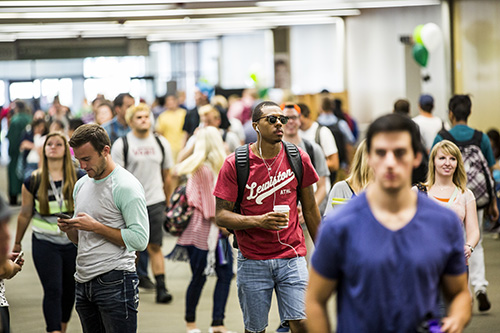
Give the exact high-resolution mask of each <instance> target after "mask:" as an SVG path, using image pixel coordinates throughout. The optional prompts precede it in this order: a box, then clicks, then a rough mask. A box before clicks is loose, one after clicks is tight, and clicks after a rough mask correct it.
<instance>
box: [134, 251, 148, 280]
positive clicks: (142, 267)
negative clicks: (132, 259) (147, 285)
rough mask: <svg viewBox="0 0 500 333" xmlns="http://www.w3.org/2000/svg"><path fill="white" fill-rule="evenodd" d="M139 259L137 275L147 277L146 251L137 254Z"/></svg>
mask: <svg viewBox="0 0 500 333" xmlns="http://www.w3.org/2000/svg"><path fill="white" fill-rule="evenodd" d="M138 257H139V259H138V260H137V275H139V276H140V277H142V276H148V264H149V254H148V250H147V249H146V250H144V251H141V252H139V253H138Z"/></svg>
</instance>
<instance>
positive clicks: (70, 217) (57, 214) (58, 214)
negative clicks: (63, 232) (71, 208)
mask: <svg viewBox="0 0 500 333" xmlns="http://www.w3.org/2000/svg"><path fill="white" fill-rule="evenodd" d="M54 215H55V216H57V217H58V218H60V219H66V220H69V219H72V218H73V217H72V216H69V215H68V214H64V213H54Z"/></svg>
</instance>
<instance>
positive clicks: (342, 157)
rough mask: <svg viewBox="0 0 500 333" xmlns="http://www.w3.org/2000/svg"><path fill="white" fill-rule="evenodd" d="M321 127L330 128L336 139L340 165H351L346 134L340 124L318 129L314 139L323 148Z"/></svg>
mask: <svg viewBox="0 0 500 333" xmlns="http://www.w3.org/2000/svg"><path fill="white" fill-rule="evenodd" d="M321 127H326V128H328V129H329V130H330V132H332V134H333V137H334V138H335V144H336V145H337V150H338V154H339V165H347V164H348V163H349V161H348V159H347V149H346V140H345V137H344V133H342V130H341V129H340V127H339V122H338V121H337V122H336V123H335V124H333V125H330V126H324V125H319V126H318V129H317V130H316V137H315V138H314V141H316V143H317V144H318V145H320V146H321V143H320V131H321ZM332 184H333V183H332Z"/></svg>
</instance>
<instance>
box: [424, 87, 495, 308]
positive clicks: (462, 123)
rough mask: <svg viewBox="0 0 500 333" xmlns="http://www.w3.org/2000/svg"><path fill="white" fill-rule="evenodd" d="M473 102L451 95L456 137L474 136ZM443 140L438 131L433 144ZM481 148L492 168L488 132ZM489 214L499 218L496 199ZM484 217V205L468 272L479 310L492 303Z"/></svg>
mask: <svg viewBox="0 0 500 333" xmlns="http://www.w3.org/2000/svg"><path fill="white" fill-rule="evenodd" d="M471 108H472V103H471V100H470V97H469V96H468V95H455V96H453V97H452V98H451V99H450V102H449V103H448V110H449V112H448V117H449V118H450V122H451V124H452V126H453V127H452V129H451V130H450V131H449V133H450V134H451V136H452V137H453V138H454V139H455V140H456V141H457V142H461V141H469V140H471V139H472V137H473V136H474V132H475V130H474V129H473V128H472V127H469V126H467V120H468V118H469V116H470V114H471ZM441 140H443V137H442V136H441V135H439V134H438V135H437V136H436V138H435V139H434V143H433V144H432V146H434V145H435V144H436V143H438V142H440V141H441ZM479 148H481V152H482V153H483V155H484V157H485V158H486V161H487V162H488V166H489V167H490V170H492V167H493V165H495V157H494V156H493V150H492V149H491V143H490V139H489V138H488V136H487V135H486V134H485V133H483V137H482V139H481V146H480V147H479ZM487 209H488V215H489V216H490V218H491V221H497V220H498V207H497V201H496V200H491V203H490V205H489V206H488V207H487ZM483 217H484V209H478V210H477V221H478V222H479V230H480V231H481V237H480V239H479V243H477V245H476V247H475V248H474V254H473V255H472V256H471V257H470V261H469V273H470V283H471V285H472V287H474V292H475V295H476V299H477V301H478V302H477V305H478V308H479V311H481V312H482V311H488V310H489V309H490V308H491V303H490V301H489V299H488V296H487V294H486V287H488V281H487V280H486V272H485V265H484V249H483V233H482V230H483Z"/></svg>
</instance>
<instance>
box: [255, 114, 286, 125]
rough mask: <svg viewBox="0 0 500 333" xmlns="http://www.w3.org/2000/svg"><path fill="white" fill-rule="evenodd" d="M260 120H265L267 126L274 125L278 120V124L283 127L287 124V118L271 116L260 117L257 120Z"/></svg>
mask: <svg viewBox="0 0 500 333" xmlns="http://www.w3.org/2000/svg"><path fill="white" fill-rule="evenodd" d="M262 118H266V120H267V121H268V122H269V124H276V121H277V120H278V119H279V120H280V123H282V124H283V125H285V124H286V123H287V122H288V117H287V116H273V115H270V116H264V117H260V118H259V119H257V120H261V119H262Z"/></svg>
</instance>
